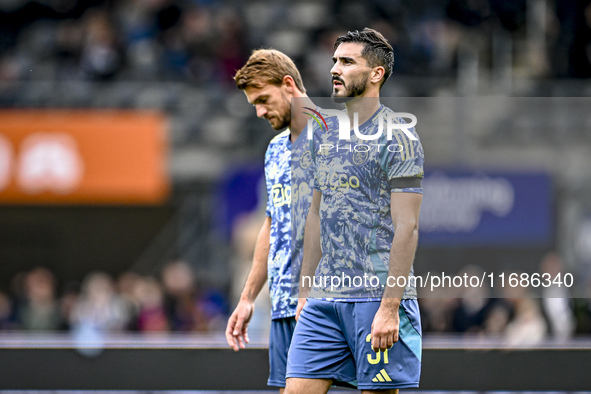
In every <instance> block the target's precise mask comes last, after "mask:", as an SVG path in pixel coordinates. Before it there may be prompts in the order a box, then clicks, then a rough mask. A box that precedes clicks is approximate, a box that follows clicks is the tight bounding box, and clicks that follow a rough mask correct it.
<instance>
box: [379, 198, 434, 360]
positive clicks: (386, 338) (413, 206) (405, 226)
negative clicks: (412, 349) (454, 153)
mask: <svg viewBox="0 0 591 394" xmlns="http://www.w3.org/2000/svg"><path fill="white" fill-rule="evenodd" d="M422 199H423V195H422V194H420V193H405V192H393V193H391V197H390V208H391V211H392V221H393V223H394V229H395V232H394V238H393V239H392V248H391V249H390V263H389V264H390V265H389V268H388V275H389V276H390V277H392V278H398V277H400V276H403V277H405V278H408V276H409V275H410V270H411V267H412V263H413V260H414V256H415V251H416V248H417V243H418V239H419V212H420V209H421V202H422ZM392 282H394V283H392ZM396 282H397V281H396V280H394V281H390V283H389V285H390V284H394V285H395V284H396ZM405 282H406V281H405ZM389 285H388V286H386V288H385V291H384V296H383V298H382V302H381V304H380V308H379V309H378V311H377V312H376V315H375V317H374V320H373V323H372V326H371V346H372V348H373V350H374V351H376V352H377V351H379V350H381V351H384V350H386V349H389V348H391V347H392V345H394V343H395V342H397V341H398V328H399V318H398V307H399V306H400V301H401V300H402V295H403V293H404V287H397V286H392V287H391V286H389Z"/></svg>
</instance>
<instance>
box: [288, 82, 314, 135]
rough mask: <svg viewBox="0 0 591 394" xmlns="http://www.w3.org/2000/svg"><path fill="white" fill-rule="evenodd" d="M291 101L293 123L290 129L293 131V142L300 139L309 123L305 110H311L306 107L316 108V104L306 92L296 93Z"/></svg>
mask: <svg viewBox="0 0 591 394" xmlns="http://www.w3.org/2000/svg"><path fill="white" fill-rule="evenodd" d="M293 98H295V99H296V100H293V99H292V103H291V123H290V125H289V130H290V132H291V137H290V139H291V142H295V140H297V139H298V137H299V136H300V134H301V133H302V130H304V127H306V124H307V123H308V117H307V116H305V114H304V112H309V111H308V110H305V107H309V108H315V107H316V105H314V103H313V102H312V100H310V98H309V97H308V96H307V95H306V94H304V93H301V94H298V95H294V96H293Z"/></svg>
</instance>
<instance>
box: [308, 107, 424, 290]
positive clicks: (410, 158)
mask: <svg viewBox="0 0 591 394" xmlns="http://www.w3.org/2000/svg"><path fill="white" fill-rule="evenodd" d="M387 117H390V119H392V120H393V121H394V122H395V123H398V124H406V122H405V121H404V119H402V118H397V117H395V115H394V112H393V111H392V110H391V109H389V108H387V107H384V106H383V105H382V106H380V108H379V109H378V111H376V113H375V114H374V115H373V116H372V117H371V118H370V119H369V120H367V121H366V122H365V123H363V124H362V125H359V127H358V130H359V133H360V134H363V135H365V136H372V135H375V134H377V133H378V127H379V123H380V122H384V124H383V125H382V127H383V133H382V135H381V136H380V137H379V138H378V139H376V140H371V141H370V140H366V139H361V138H359V137H358V136H357V135H356V134H355V133H353V132H352V133H351V137H350V139H349V140H340V139H339V131H338V127H334V126H333V127H329V130H328V131H326V132H323V133H318V134H314V138H313V142H312V143H310V152H311V155H312V166H313V171H314V189H315V190H318V191H320V192H321V193H322V202H321V204H320V233H321V247H322V259H321V260H320V263H319V265H318V268H317V270H316V274H315V275H316V279H317V280H315V282H314V286H313V291H312V293H311V294H312V296H313V297H316V298H326V299H334V300H349V301H372V300H379V299H381V296H382V294H383V291H384V286H385V285H386V283H387V282H386V279H387V274H388V266H389V258H390V249H391V246H392V239H393V237H394V225H393V223H392V217H391V211H390V198H391V193H394V192H409V193H422V188H421V186H420V179H421V178H422V177H423V163H424V153H423V148H422V146H421V143H420V140H419V139H418V135H417V133H416V130H415V129H414V127H413V128H408V129H407V130H408V131H409V132H410V133H412V135H413V136H414V137H416V140H413V139H411V138H409V137H408V136H407V135H406V134H405V133H404V132H403V131H402V130H401V129H394V130H393V133H392V139H391V140H388V139H387V133H386V129H387V127H386V125H385V119H387ZM411 274H412V269H411ZM325 278H328V281H327V279H325ZM332 278H339V279H342V281H341V282H340V285H339V286H336V287H335V286H333V285H334V284H336V283H337V282H336V281H334V280H333V279H332ZM347 278H350V279H348V280H347ZM365 278H367V279H365ZM371 278H375V280H373V279H372V280H371V281H369V280H368V279H371ZM378 279H379V282H378ZM403 298H407V299H408V298H416V289H415V288H414V287H413V286H410V285H409V286H407V287H406V289H405V292H404V295H403Z"/></svg>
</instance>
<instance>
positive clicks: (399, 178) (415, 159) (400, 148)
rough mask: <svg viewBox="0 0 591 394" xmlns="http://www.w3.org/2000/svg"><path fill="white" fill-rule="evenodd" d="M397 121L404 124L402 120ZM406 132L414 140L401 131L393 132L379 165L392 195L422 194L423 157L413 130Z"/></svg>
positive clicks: (419, 143) (420, 146) (419, 142)
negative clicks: (398, 193)
mask: <svg viewBox="0 0 591 394" xmlns="http://www.w3.org/2000/svg"><path fill="white" fill-rule="evenodd" d="M399 121H401V122H404V120H402V119H399ZM408 130H409V132H410V133H411V134H412V135H413V136H414V137H415V138H416V139H411V138H410V137H409V136H408V135H407V134H406V133H404V132H403V131H402V130H399V129H396V130H394V131H393V133H392V140H391V141H387V142H388V146H387V149H383V151H382V152H383V153H382V157H381V160H380V161H381V163H380V165H381V167H382V169H383V170H384V172H385V173H386V176H387V178H388V183H389V185H390V188H391V192H392V193H394V192H404V193H420V194H422V193H423V188H422V186H421V180H422V179H423V174H424V169H423V166H424V161H425V155H424V153H423V147H422V145H421V141H420V140H419V138H418V135H417V133H416V130H415V128H414V127H413V128H410V129H408Z"/></svg>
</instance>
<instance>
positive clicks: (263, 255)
mask: <svg viewBox="0 0 591 394" xmlns="http://www.w3.org/2000/svg"><path fill="white" fill-rule="evenodd" d="M270 238H271V218H270V217H269V216H267V217H266V218H265V222H264V223H263V226H262V227H261V231H260V232H259V236H258V238H257V242H256V245H255V248H254V257H253V259H252V267H251V269H250V273H249V274H248V277H247V279H246V283H245V284H244V289H243V290H242V294H241V295H240V301H239V302H238V305H237V306H236V309H234V312H233V313H232V315H231V316H230V318H229V319H228V325H227V327H226V340H227V341H228V345H230V347H231V348H232V349H234V351H236V352H237V351H238V350H239V349H244V348H245V347H246V344H247V343H248V342H249V339H248V332H247V328H248V324H249V323H250V319H251V318H252V314H253V312H254V301H255V299H256V297H257V296H258V295H259V293H260V292H261V289H262V288H263V286H264V285H265V282H266V281H267V259H268V257H269V247H270Z"/></svg>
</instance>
